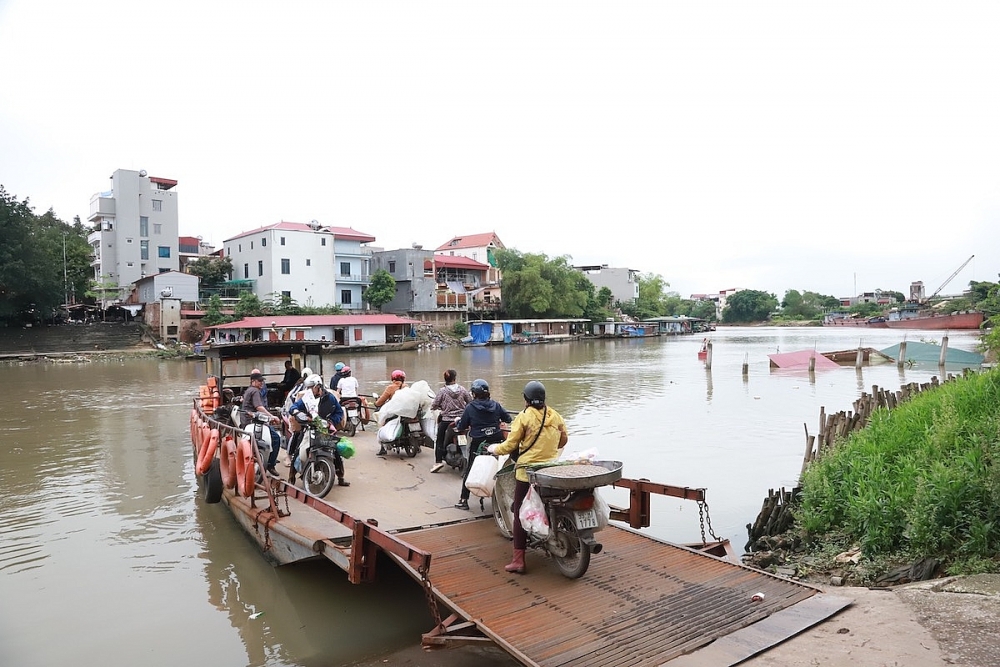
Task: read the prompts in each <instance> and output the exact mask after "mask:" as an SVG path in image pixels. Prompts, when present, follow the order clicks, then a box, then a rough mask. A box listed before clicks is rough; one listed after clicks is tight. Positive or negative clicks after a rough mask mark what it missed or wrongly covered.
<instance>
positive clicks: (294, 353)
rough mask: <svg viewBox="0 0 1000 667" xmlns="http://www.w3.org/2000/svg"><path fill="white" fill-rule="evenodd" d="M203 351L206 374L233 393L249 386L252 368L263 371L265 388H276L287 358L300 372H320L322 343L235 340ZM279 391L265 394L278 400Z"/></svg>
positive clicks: (283, 371)
mask: <svg viewBox="0 0 1000 667" xmlns="http://www.w3.org/2000/svg"><path fill="white" fill-rule="evenodd" d="M204 353H205V364H206V369H207V371H208V374H209V375H215V376H217V377H218V378H219V386H220V388H221V390H222V391H225V390H226V389H230V390H232V392H233V393H234V394H235V395H236V396H239V395H241V394H242V393H243V392H244V391H246V388H247V387H249V386H250V372H251V371H253V369H255V368H256V369H258V370H260V372H261V373H263V374H264V378H265V381H266V384H267V387H268V389H277V387H278V384H279V383H280V382H281V379H282V378H283V377H284V375H285V362H286V361H291V362H292V366H294V367H295V368H296V369H298V370H299V371H301V370H302V369H303V368H306V367H308V368H311V369H312V371H313V372H314V373H318V374H320V375H323V344H322V343H320V342H317V341H259V342H255V343H236V344H232V345H218V346H213V347H210V348H208V349H206V350H205V351H204ZM324 377H325V376H324ZM280 393H281V392H278V391H273V392H272V391H269V392H268V397H269V399H270V398H271V397H274V398H275V399H277V397H278V396H279V395H280ZM270 402H271V401H270V400H268V403H270ZM269 407H276V406H270V405H269Z"/></svg>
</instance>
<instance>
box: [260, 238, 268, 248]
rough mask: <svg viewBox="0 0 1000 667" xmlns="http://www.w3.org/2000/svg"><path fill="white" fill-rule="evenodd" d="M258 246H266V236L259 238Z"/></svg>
mask: <svg viewBox="0 0 1000 667" xmlns="http://www.w3.org/2000/svg"><path fill="white" fill-rule="evenodd" d="M260 247H261V248H266V247H267V237H266V236H265V237H264V238H262V239H261V240H260Z"/></svg>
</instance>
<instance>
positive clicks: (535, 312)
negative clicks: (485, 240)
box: [496, 248, 594, 317]
mask: <svg viewBox="0 0 1000 667" xmlns="http://www.w3.org/2000/svg"><path fill="white" fill-rule="evenodd" d="M496 260H497V266H498V267H499V269H500V271H501V272H502V274H503V283H502V286H503V309H504V311H505V312H506V313H507V314H508V315H509V316H511V317H582V316H583V314H584V313H585V312H586V310H587V307H588V305H589V303H590V299H591V298H593V289H594V288H593V283H591V282H590V281H589V280H586V276H584V275H583V274H582V273H580V272H579V271H577V270H576V269H574V268H573V267H572V266H570V265H569V258H568V257H567V256H562V257H555V258H553V259H550V258H549V257H548V256H547V255H544V254H532V253H528V254H523V253H521V252H519V251H517V250H514V249H512V248H507V249H504V250H500V251H498V252H497V253H496ZM581 277H583V278H584V279H585V280H586V284H590V290H589V291H588V290H587V289H586V284H585V283H583V282H582V281H581V280H580V278H581Z"/></svg>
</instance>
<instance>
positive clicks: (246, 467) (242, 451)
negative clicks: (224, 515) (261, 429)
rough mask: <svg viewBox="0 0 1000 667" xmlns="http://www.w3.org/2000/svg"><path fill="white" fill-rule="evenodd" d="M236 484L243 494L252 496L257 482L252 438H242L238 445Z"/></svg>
mask: <svg viewBox="0 0 1000 667" xmlns="http://www.w3.org/2000/svg"><path fill="white" fill-rule="evenodd" d="M236 486H237V490H238V491H239V492H240V495H241V496H245V497H250V495H251V494H252V493H253V490H254V488H255V487H256V483H255V481H254V460H253V445H251V444H250V438H249V437H247V436H244V437H242V438H240V442H239V444H237V445H236Z"/></svg>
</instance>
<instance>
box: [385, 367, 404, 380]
mask: <svg viewBox="0 0 1000 667" xmlns="http://www.w3.org/2000/svg"><path fill="white" fill-rule="evenodd" d="M389 377H390V378H392V381H393V382H396V381H397V380H398V381H400V382H402V381H403V380H405V379H406V373H404V372H403V371H401V370H399V369H398V368H397V369H396V370H394V371H393V372H392V375H390V376H389Z"/></svg>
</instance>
